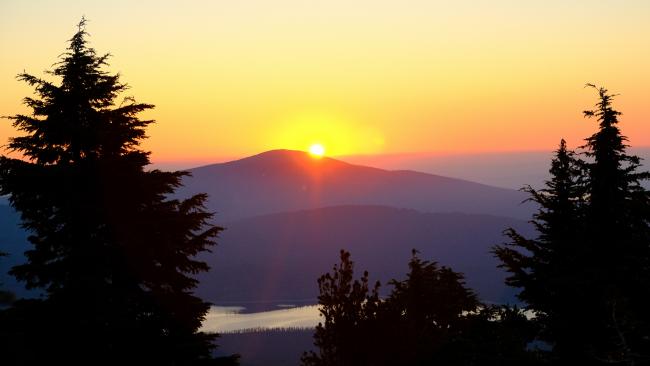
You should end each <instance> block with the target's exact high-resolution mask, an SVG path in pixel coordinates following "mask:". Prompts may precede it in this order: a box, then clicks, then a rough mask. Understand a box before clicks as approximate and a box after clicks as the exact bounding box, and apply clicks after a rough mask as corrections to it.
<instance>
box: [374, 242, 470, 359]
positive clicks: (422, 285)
mask: <svg viewBox="0 0 650 366" xmlns="http://www.w3.org/2000/svg"><path fill="white" fill-rule="evenodd" d="M408 267H409V272H408V273H407V276H406V279H405V280H402V281H398V280H392V281H391V282H390V284H391V285H392V286H393V289H392V291H391V293H390V296H389V297H388V298H387V299H386V301H385V303H384V304H383V311H382V312H381V314H382V321H383V322H384V323H385V324H384V325H383V326H384V327H386V328H387V330H388V332H386V334H385V337H387V338H388V339H390V344H388V345H386V348H388V347H390V348H391V349H393V350H394V355H393V357H392V362H391V363H390V364H393V365H398V364H400V363H402V364H405V365H416V364H424V363H427V362H433V361H436V362H443V363H445V362H450V361H451V360H450V359H448V358H447V357H446V356H445V357H443V356H442V355H443V354H444V353H445V352H446V349H447V348H448V347H449V345H450V344H451V343H453V342H454V341H455V339H456V338H457V336H458V335H459V334H460V331H461V329H462V328H463V327H462V325H461V324H462V323H464V322H465V321H466V319H467V318H466V317H465V313H468V312H476V311H478V310H479V306H480V302H479V300H478V298H477V296H476V294H475V293H474V292H473V291H472V290H470V289H468V288H467V287H466V286H465V280H464V277H463V275H462V274H461V273H458V272H454V271H453V270H451V269H450V268H448V267H444V266H442V267H439V266H438V264H437V263H435V262H431V261H427V260H422V259H420V258H419V257H418V255H417V251H415V250H414V251H413V253H412V257H411V260H410V261H409V264H408ZM457 356H460V355H459V354H458V355H454V356H452V357H451V358H456V357H457ZM458 358H460V357H458ZM442 359H446V360H442Z"/></svg>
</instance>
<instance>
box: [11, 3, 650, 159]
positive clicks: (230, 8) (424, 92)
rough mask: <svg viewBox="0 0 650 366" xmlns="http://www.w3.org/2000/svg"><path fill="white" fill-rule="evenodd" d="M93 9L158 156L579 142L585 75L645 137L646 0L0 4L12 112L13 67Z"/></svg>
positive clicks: (649, 107)
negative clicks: (316, 147)
mask: <svg viewBox="0 0 650 366" xmlns="http://www.w3.org/2000/svg"><path fill="white" fill-rule="evenodd" d="M82 15H85V16H86V17H87V18H88V19H89V24H88V31H89V32H90V33H91V39H90V41H91V45H92V46H93V47H95V48H96V49H97V50H98V51H99V52H110V53H112V54H113V55H114V57H113V58H112V60H111V63H112V65H111V70H113V71H119V72H120V73H121V74H122V75H123V81H126V82H128V83H129V84H130V85H131V86H132V89H131V90H130V92H129V94H130V95H134V96H135V97H136V98H137V99H138V100H139V101H142V102H147V103H153V104H155V105H156V106H157V108H156V109H155V110H153V111H152V112H148V113H147V115H146V116H145V117H151V118H154V119H156V120H157V121H158V123H157V124H156V125H154V126H153V127H151V128H150V130H149V135H150V139H149V140H148V141H147V142H146V143H145V147H146V148H147V149H149V150H152V151H153V159H154V161H156V162H161V161H182V160H202V161H210V160H220V159H223V158H224V157H238V156H244V155H250V154H254V153H257V152H260V151H263V150H269V149H273V148H290V149H301V150H306V149H307V148H308V147H309V145H310V144H312V143H322V144H323V145H324V146H325V148H326V149H327V153H328V154H330V155H350V154H379V153H399V152H481V151H512V150H537V149H540V150H549V149H552V148H554V147H555V146H556V145H557V142H558V141H559V139H560V138H561V137H565V138H567V140H568V141H569V143H570V144H571V145H573V146H576V145H578V144H579V143H580V142H581V139H582V138H583V137H586V136H587V135H588V134H590V133H591V132H592V131H593V129H594V127H595V124H594V123H591V122H588V121H586V120H583V119H582V117H581V111H582V110H583V109H585V108H589V107H590V106H591V105H592V104H593V103H594V102H595V93H594V92H593V91H592V90H589V89H584V88H583V85H584V84H585V83H586V82H592V83H596V84H598V85H604V86H607V87H608V88H609V89H610V90H611V91H613V92H617V93H620V94H621V95H620V96H619V97H618V99H617V107H618V108H619V109H620V110H622V111H623V113H624V115H623V116H622V128H623V130H624V133H625V134H626V135H628V136H629V137H630V140H631V143H632V144H633V145H635V146H647V145H650V124H649V123H648V116H650V102H649V100H650V21H648V19H650V1H647V0H639V1H633V0H627V1H620V0H616V1H609V0H607V1H593V0H584V1H582V0H574V1H566V0H563V1H560V0H550V1H549V0H547V1H515V0H490V1H487V0H486V1H435V0H421V1H408V0H401V1H381V0H355V1H350V0H328V1H309V0H277V1H265V0H256V1H254V0H241V1H198V0H194V1H191V0H190V1H153V0H149V1H126V0H112V1H102V2H100V1H81V0H80V1H63V0H60V1H43V0H41V1H36V0H34V1H24V0H3V1H2V2H0V85H1V87H0V115H10V114H15V113H17V112H24V108H23V107H22V106H21V105H20V101H21V98H22V97H24V96H27V95H30V93H31V90H30V89H29V88H28V87H27V86H26V85H23V84H21V83H19V82H17V81H16V80H15V75H16V74H17V73H19V72H21V71H23V70H26V71H28V72H31V73H34V74H36V75H43V73H42V71H43V70H45V69H48V68H49V67H50V65H51V64H52V63H54V62H55V61H56V57H57V55H59V54H60V53H61V52H63V50H64V48H65V46H66V43H65V41H66V39H68V38H70V36H71V35H72V34H73V33H74V30H75V24H76V23H77V22H78V20H79V19H80V17H81V16H82ZM13 134H14V132H13V130H12V128H11V127H10V123H9V122H8V121H6V122H5V123H2V124H1V125H0V141H2V143H4V141H6V138H7V137H8V136H10V135H13Z"/></svg>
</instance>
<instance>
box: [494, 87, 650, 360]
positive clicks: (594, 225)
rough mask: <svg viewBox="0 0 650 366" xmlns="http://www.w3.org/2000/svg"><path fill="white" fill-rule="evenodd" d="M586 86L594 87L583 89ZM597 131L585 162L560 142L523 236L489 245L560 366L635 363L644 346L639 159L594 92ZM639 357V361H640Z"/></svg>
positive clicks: (647, 205)
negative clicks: (531, 235)
mask: <svg viewBox="0 0 650 366" xmlns="http://www.w3.org/2000/svg"><path fill="white" fill-rule="evenodd" d="M588 86H589V87H593V88H596V87H595V86H594V85H591V84H588ZM596 89H597V91H598V95H599V101H598V103H597V104H596V109H595V110H590V111H585V112H584V114H585V116H586V117H590V118H592V117H593V118H596V119H597V120H598V122H599V129H598V131H597V132H596V133H594V134H593V135H592V136H591V137H589V138H587V140H586V141H587V144H586V145H585V146H583V148H586V153H585V155H586V159H585V160H584V161H583V160H582V159H577V158H576V157H575V156H573V154H572V153H569V152H568V151H567V150H566V146H565V144H564V143H562V144H561V146H560V149H559V150H558V151H557V152H556V157H555V159H554V160H553V162H552V168H551V175H552V177H551V179H550V180H549V181H548V182H547V185H546V188H545V189H543V190H540V191H536V190H533V189H531V188H528V189H527V191H528V192H529V193H530V195H531V199H532V200H533V201H535V202H537V203H538V204H539V206H540V211H539V212H538V213H537V214H536V215H535V217H534V220H533V224H534V225H535V227H536V228H537V230H538V232H539V234H540V235H539V237H538V238H536V239H528V238H524V237H522V236H521V235H519V234H518V233H517V232H515V231H514V230H508V231H507V234H508V235H509V236H510V238H511V243H509V244H508V245H505V246H498V247H496V248H495V253H496V255H497V256H498V257H499V258H500V259H501V261H502V266H503V267H505V268H506V269H507V270H508V271H509V272H511V276H510V277H509V278H508V279H507V283H508V284H509V285H511V286H514V287H518V288H520V289H521V292H520V294H519V297H520V298H521V299H522V300H523V301H525V302H526V304H527V306H528V307H529V308H530V309H531V310H534V311H535V312H536V314H537V322H538V324H539V325H540V327H541V330H542V333H541V338H542V339H543V340H546V341H548V342H549V343H550V344H551V345H552V346H553V352H552V357H553V358H552V359H553V360H554V361H555V362H557V363H560V364H585V363H587V364H608V363H618V364H627V365H635V364H643V362H647V359H648V356H649V355H648V351H647V350H648V349H650V322H648V314H647V311H644V310H642V309H648V308H649V306H650V302H648V299H650V275H649V271H650V253H649V251H650V229H649V223H650V199H649V195H648V191H646V190H645V189H644V188H643V187H642V185H641V182H642V181H643V180H645V179H648V178H649V177H650V176H649V175H648V173H647V172H639V171H638V170H639V167H640V159H639V158H638V157H636V156H631V155H628V154H627V153H626V149H627V145H626V143H625V142H626V140H627V139H626V138H625V137H624V136H623V135H622V134H621V133H620V130H619V128H618V126H617V124H618V116H619V115H620V112H618V111H616V110H614V109H613V108H612V104H611V103H612V99H613V95H611V94H609V93H608V91H607V90H606V89H604V88H596ZM644 360H646V361H644Z"/></svg>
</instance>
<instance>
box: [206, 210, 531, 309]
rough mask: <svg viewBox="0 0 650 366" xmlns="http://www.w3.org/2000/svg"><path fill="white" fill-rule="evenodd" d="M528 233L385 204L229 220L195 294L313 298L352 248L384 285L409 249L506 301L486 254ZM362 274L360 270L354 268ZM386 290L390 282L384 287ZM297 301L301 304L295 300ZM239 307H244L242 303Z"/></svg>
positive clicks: (361, 266)
mask: <svg viewBox="0 0 650 366" xmlns="http://www.w3.org/2000/svg"><path fill="white" fill-rule="evenodd" d="M509 226H511V227H514V228H517V230H521V231H522V232H525V233H532V230H533V229H532V227H531V226H530V225H529V224H528V223H527V222H525V221H523V220H518V219H513V218H506V217H499V216H490V215H478V214H462V213H421V212H418V211H415V210H411V209H398V208H392V207H384V206H337V207H327V208H321V209H314V210H303V211H297V212H288V213H279V214H271V215H264V216H258V217H253V218H248V219H243V220H240V221H237V222H232V223H231V224H229V226H228V228H227V229H226V230H225V231H224V233H223V234H222V237H221V239H220V240H219V245H218V247H217V248H216V249H215V250H214V253H211V254H207V255H206V256H205V257H204V258H202V259H204V260H206V261H207V262H208V264H209V265H210V266H211V267H212V270H211V271H210V272H209V273H206V274H203V275H202V277H201V286H200V287H199V289H198V291H199V293H200V294H201V295H202V297H204V298H206V299H208V300H209V301H213V302H216V303H220V302H221V303H223V302H233V303H242V304H244V303H249V302H253V303H254V302H264V301H268V302H288V303H291V302H292V301H294V300H296V301H303V302H307V303H308V302H309V300H310V299H311V300H312V302H315V299H316V296H317V294H318V287H317V285H316V279H317V278H318V277H319V276H320V275H321V274H323V273H325V272H327V271H329V270H331V267H332V265H333V264H334V263H337V262H338V255H339V250H340V249H342V248H345V249H346V250H348V251H350V252H351V253H352V259H353V260H354V261H355V262H356V268H357V269H358V270H359V271H363V270H365V269H367V270H368V271H369V272H370V275H371V278H372V279H378V280H381V281H382V283H386V281H387V280H389V279H391V278H403V277H404V275H405V273H406V271H407V263H408V260H409V259H410V256H411V249H417V250H419V251H420V253H421V257H422V258H427V259H433V260H436V261H438V262H439V263H440V264H441V265H447V266H451V267H452V268H453V269H454V270H456V271H460V272H463V273H465V274H466V276H467V282H468V284H469V285H470V287H472V288H474V289H476V290H477V291H478V293H479V294H480V296H481V298H483V299H486V300H488V301H494V302H499V301H504V300H512V299H513V297H512V292H511V291H509V290H508V289H507V288H506V287H505V285H504V282H503V278H504V276H505V272H503V271H501V270H500V269H498V268H497V260H496V259H495V258H494V257H493V255H492V254H491V253H490V250H491V247H492V246H493V245H494V244H497V243H501V242H503V241H504V240H505V238H504V237H503V235H502V230H503V229H504V228H506V227H509ZM359 273H361V272H359ZM384 288H385V289H388V288H389V287H388V286H384ZM299 303H300V302H299ZM244 306H246V305H245V304H244Z"/></svg>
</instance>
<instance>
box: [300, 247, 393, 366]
mask: <svg viewBox="0 0 650 366" xmlns="http://www.w3.org/2000/svg"><path fill="white" fill-rule="evenodd" d="M340 258H341V262H340V264H339V265H335V266H334V268H333V270H332V273H326V274H324V275H323V276H321V277H320V278H319V279H318V288H319V290H320V295H319V296H318V303H319V305H320V313H321V315H322V317H323V320H324V322H322V323H319V324H318V326H317V327H316V332H315V333H314V345H315V346H316V347H318V353H316V352H313V351H311V352H307V353H305V354H304V355H303V357H302V364H303V365H305V366H355V365H358V366H364V365H367V366H370V365H378V364H380V363H378V361H377V359H376V358H375V356H377V354H378V353H377V350H376V349H375V347H376V346H377V344H376V343H374V339H375V338H374V336H376V335H377V333H376V332H375V330H376V329H375V328H374V327H375V325H376V315H377V308H378V306H379V294H378V289H379V283H378V282H377V283H376V284H375V285H374V287H371V286H370V285H369V279H368V272H364V274H363V276H362V277H361V278H360V279H354V262H352V260H351V259H350V253H349V252H346V251H344V250H341V254H340Z"/></svg>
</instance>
